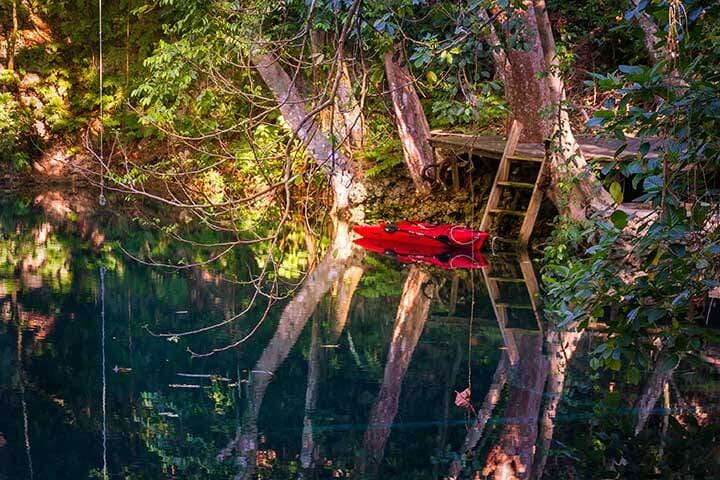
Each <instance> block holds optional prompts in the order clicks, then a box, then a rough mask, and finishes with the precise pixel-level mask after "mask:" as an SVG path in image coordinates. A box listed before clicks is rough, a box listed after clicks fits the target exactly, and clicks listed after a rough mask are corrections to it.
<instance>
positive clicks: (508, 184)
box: [497, 182, 535, 188]
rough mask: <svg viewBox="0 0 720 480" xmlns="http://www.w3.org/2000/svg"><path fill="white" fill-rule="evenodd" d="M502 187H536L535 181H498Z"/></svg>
mask: <svg viewBox="0 0 720 480" xmlns="http://www.w3.org/2000/svg"><path fill="white" fill-rule="evenodd" d="M497 184H498V185H500V186H502V187H513V188H535V184H534V183H525V182H497Z"/></svg>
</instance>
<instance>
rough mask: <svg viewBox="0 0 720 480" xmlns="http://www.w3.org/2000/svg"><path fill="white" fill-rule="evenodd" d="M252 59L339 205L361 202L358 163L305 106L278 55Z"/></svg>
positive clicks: (266, 55)
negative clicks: (357, 171) (334, 142)
mask: <svg viewBox="0 0 720 480" xmlns="http://www.w3.org/2000/svg"><path fill="white" fill-rule="evenodd" d="M250 60H251V62H252V63H253V65H254V66H255V68H256V70H257V71H258V74H259V75H260V77H261V78H262V80H263V82H265V84H266V85H267V86H268V88H269V89H270V90H271V91H272V93H273V96H274V97H275V100H276V101H277V103H278V105H279V107H280V112H281V113H282V115H283V118H284V119H285V121H286V122H287V123H288V125H290V128H292V131H293V132H294V133H295V135H297V137H298V138H299V139H300V141H301V142H302V143H303V144H304V145H305V147H306V148H307V150H308V152H309V154H310V156H312V158H314V159H315V161H316V162H317V164H318V166H319V167H320V169H321V170H322V171H323V172H324V173H325V174H326V176H327V177H328V179H329V180H330V185H331V187H332V189H333V193H334V195H335V208H336V209H338V210H346V209H348V208H349V207H350V206H351V205H352V204H353V203H360V202H361V201H362V200H363V197H364V193H363V189H362V186H361V185H360V184H359V182H358V180H357V175H356V171H355V166H354V165H353V164H352V162H351V161H350V159H348V158H347V157H346V156H345V155H344V154H343V153H342V152H340V151H339V150H338V149H337V148H336V147H335V146H334V145H333V143H332V142H331V141H330V139H329V138H328V136H327V135H326V134H324V133H323V132H321V131H320V129H319V128H318V125H317V122H316V120H315V118H314V116H310V115H309V111H308V110H307V108H306V106H305V105H306V103H307V102H306V101H305V100H304V99H303V98H302V96H301V95H300V92H299V91H298V89H297V86H296V85H295V84H294V82H293V80H292V79H291V78H290V76H288V74H287V73H286V72H285V70H284V69H283V68H282V67H281V66H280V63H279V62H278V59H277V57H275V56H274V55H273V54H270V53H265V54H261V53H254V54H252V55H251V57H250Z"/></svg>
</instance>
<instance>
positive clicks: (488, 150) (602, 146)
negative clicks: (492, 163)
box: [430, 130, 657, 161]
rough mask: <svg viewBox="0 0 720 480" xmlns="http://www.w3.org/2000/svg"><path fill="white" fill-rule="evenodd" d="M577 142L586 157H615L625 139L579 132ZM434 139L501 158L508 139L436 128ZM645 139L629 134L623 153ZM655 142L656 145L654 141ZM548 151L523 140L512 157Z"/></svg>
mask: <svg viewBox="0 0 720 480" xmlns="http://www.w3.org/2000/svg"><path fill="white" fill-rule="evenodd" d="M576 140H577V142H578V143H579V144H580V148H581V149H582V152H583V155H585V158H586V159H590V158H602V157H609V158H612V157H613V156H614V155H615V152H616V151H617V149H618V148H620V146H622V145H623V143H625V142H622V141H620V140H612V139H606V138H600V137H594V136H582V135H581V136H577V137H576ZM430 143H431V144H432V146H433V147H435V148H443V149H447V150H453V151H455V152H456V153H468V152H471V153H472V154H473V155H478V156H483V157H488V158H495V159H498V160H500V158H501V157H502V154H503V151H504V149H505V139H504V138H502V137H498V136H488V135H468V134H463V133H448V132H443V131H439V130H434V131H432V132H431V135H430ZM641 144H642V140H640V139H638V138H628V139H627V147H626V148H625V150H624V151H623V152H622V154H621V157H628V156H634V155H636V154H637V153H638V152H639V150H640V145H641ZM653 146H654V145H653ZM655 150H656V149H655V148H652V146H651V151H650V153H649V154H648V155H647V157H646V158H652V157H653V156H657V153H653V152H654V151H655ZM544 155H545V149H544V147H543V146H542V145H541V144H531V143H521V144H519V145H518V146H517V148H516V149H515V153H514V154H513V155H512V156H511V159H519V160H523V159H537V160H538V161H541V160H542V159H543V157H544Z"/></svg>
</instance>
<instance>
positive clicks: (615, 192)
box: [610, 182, 623, 203]
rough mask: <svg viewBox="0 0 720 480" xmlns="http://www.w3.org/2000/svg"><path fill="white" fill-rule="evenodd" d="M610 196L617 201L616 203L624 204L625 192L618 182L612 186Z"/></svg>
mask: <svg viewBox="0 0 720 480" xmlns="http://www.w3.org/2000/svg"><path fill="white" fill-rule="evenodd" d="M610 196H611V197H612V198H613V200H615V203H622V201H623V192H622V187H621V186H620V184H619V183H618V182H613V183H612V185H610Z"/></svg>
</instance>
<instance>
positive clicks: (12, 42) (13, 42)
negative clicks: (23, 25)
mask: <svg viewBox="0 0 720 480" xmlns="http://www.w3.org/2000/svg"><path fill="white" fill-rule="evenodd" d="M17 35H18V13H17V0H12V31H11V32H10V38H9V39H8V63H7V68H8V70H10V71H11V72H12V71H13V70H15V50H16V49H17Z"/></svg>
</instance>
